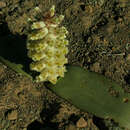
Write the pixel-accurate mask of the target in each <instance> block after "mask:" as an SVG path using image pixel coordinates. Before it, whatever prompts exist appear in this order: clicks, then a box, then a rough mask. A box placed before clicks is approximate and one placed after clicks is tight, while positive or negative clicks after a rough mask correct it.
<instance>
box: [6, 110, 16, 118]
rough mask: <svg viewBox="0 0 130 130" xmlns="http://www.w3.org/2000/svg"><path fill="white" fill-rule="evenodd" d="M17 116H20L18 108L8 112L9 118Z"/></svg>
mask: <svg viewBox="0 0 130 130" xmlns="http://www.w3.org/2000/svg"><path fill="white" fill-rule="evenodd" d="M17 116H18V113H17V110H13V111H11V112H9V113H8V115H7V119H8V120H16V119H17Z"/></svg>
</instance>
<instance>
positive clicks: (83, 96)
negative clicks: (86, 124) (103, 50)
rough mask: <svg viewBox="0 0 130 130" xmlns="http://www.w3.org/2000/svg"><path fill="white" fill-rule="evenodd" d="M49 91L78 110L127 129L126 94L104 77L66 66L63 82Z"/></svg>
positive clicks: (128, 106)
mask: <svg viewBox="0 0 130 130" xmlns="http://www.w3.org/2000/svg"><path fill="white" fill-rule="evenodd" d="M51 89H52V90H53V91H54V92H55V93H57V94H58V95H59V96H61V97H62V98H65V99H66V100H68V101H69V102H71V103H72V104H73V105H75V106H77V107H78V108H80V109H81V110H84V111H87V112H90V113H92V114H94V115H96V116H98V117H102V118H112V119H114V120H115V121H116V122H118V123H119V125H120V126H123V127H126V128H129V129H130V94H128V93H124V90H123V89H122V88H121V86H119V85H118V84H116V83H115V82H113V81H111V80H109V79H107V78H106V77H104V76H102V75H100V74H97V73H94V72H89V71H88V70H84V69H82V68H80V67H75V66H69V67H68V68H67V73H65V76H64V78H61V79H59V81H58V82H57V84H56V85H55V86H54V87H51ZM125 99H128V102H125V101H124V100H125Z"/></svg>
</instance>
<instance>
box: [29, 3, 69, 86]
mask: <svg viewBox="0 0 130 130" xmlns="http://www.w3.org/2000/svg"><path fill="white" fill-rule="evenodd" d="M63 19H64V16H63V15H60V16H59V17H57V16H55V6H54V5H53V6H52V8H51V9H50V10H49V11H48V12H47V13H46V15H45V18H44V19H43V21H38V22H33V23H32V24H31V31H30V33H29V34H28V40H27V49H28V57H29V58H31V59H32V60H33V62H32V63H31V64H30V69H31V70H33V71H37V72H39V75H38V76H36V81H37V82H41V81H50V82H51V83H53V84H55V83H56V82H57V78H58V77H64V72H66V68H65V66H64V64H66V63H67V58H66V57H65V56H66V54H67V53H68V48H67V45H68V40H67V39H66V34H68V31H67V30H66V28H65V27H64V26H60V23H61V22H62V20H63Z"/></svg>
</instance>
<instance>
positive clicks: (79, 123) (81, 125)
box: [76, 117, 88, 128]
mask: <svg viewBox="0 0 130 130" xmlns="http://www.w3.org/2000/svg"><path fill="white" fill-rule="evenodd" d="M87 125H88V124H87V122H86V121H85V120H84V118H83V117H81V118H80V119H79V120H78V121H77V123H76V126H77V127H78V128H85V127H87Z"/></svg>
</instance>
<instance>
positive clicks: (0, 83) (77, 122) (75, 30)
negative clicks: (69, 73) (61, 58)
mask: <svg viewBox="0 0 130 130" xmlns="http://www.w3.org/2000/svg"><path fill="white" fill-rule="evenodd" d="M53 4H54V5H55V6H56V14H57V15H59V14H63V15H65V19H64V21H63V23H62V24H63V25H64V26H65V27H66V28H67V29H68V31H69V35H68V37H67V38H68V40H69V42H70V44H69V54H68V55H67V57H68V60H69V64H73V65H79V66H81V67H84V68H87V69H89V70H90V71H94V72H97V73H100V74H102V75H104V76H106V77H108V78H110V79H112V80H114V81H116V82H117V83H119V84H120V85H122V87H123V88H124V89H125V90H126V91H127V92H130V41H129V30H128V29H129V27H130V23H129V22H130V17H129V13H128V11H129V10H128V6H129V3H128V0H109V1H108V0H39V1H33V0H20V1H18V0H1V1H0V56H2V57H4V58H6V59H8V60H9V61H11V62H14V63H17V64H22V65H23V69H24V70H25V71H26V72H28V73H30V74H31V72H30V71H29V69H28V66H29V63H30V59H29V58H28V57H27V50H26V36H27V34H28V30H29V23H28V21H27V19H28V18H29V17H31V18H32V19H33V18H34V17H36V19H37V20H41V19H42V18H43V16H44V13H45V12H46V11H47V10H48V9H49V8H50V7H51V6H52V5H53ZM36 6H38V7H39V8H40V9H41V13H40V14H38V15H36V14H35V12H34V10H33V9H34V8H35V7H36ZM48 126H50V127H52V128H53V130H54V129H56V130H57V129H59V130H78V129H82V128H84V130H114V129H119V130H123V128H120V127H118V124H116V123H114V122H113V121H111V120H104V119H100V118H99V117H95V116H94V115H91V114H89V113H86V112H82V111H81V110H79V109H77V108H75V107H74V106H72V105H71V104H69V103H68V102H66V101H64V100H63V99H61V98H59V97H58V96H56V95H55V94H54V93H52V92H51V91H50V90H48V89H47V88H46V87H45V85H44V84H43V83H39V84H37V83H33V82H32V81H31V80H30V79H29V78H27V77H26V76H22V75H19V74H17V73H16V72H14V71H13V70H12V69H10V68H9V67H8V66H7V65H5V64H3V63H0V129H1V130H26V129H27V130H33V129H34V130H42V129H44V127H48Z"/></svg>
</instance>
